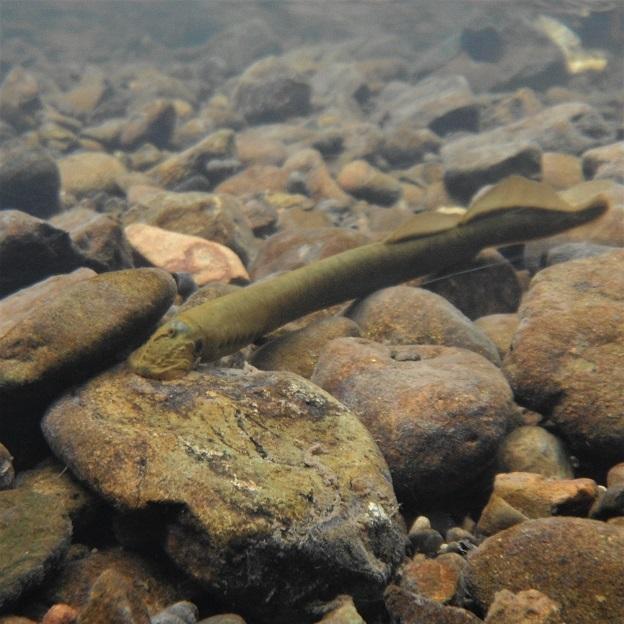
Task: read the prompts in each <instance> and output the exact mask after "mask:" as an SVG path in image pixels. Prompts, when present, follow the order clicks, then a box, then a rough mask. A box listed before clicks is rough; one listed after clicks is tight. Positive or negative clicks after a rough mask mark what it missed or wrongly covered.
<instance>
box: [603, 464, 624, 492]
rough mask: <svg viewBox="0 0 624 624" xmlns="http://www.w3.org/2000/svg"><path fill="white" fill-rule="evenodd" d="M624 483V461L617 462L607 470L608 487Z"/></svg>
mask: <svg viewBox="0 0 624 624" xmlns="http://www.w3.org/2000/svg"><path fill="white" fill-rule="evenodd" d="M623 483H624V462H620V463H619V464H615V466H612V467H611V468H610V469H609V472H607V487H611V486H614V485H621V484H623Z"/></svg>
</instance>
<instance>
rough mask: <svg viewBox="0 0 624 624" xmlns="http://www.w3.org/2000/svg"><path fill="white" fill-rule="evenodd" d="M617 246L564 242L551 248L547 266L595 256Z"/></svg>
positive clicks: (547, 255) (612, 249)
mask: <svg viewBox="0 0 624 624" xmlns="http://www.w3.org/2000/svg"><path fill="white" fill-rule="evenodd" d="M616 249H617V247H612V246H610V245H599V244H597V243H589V242H587V243H563V244H562V245H557V246H556V247H553V248H552V249H549V250H548V252H547V254H546V266H552V265H553V264H560V263H561V262H567V261H568V260H580V259H582V258H593V257H594V256H600V255H602V254H605V253H609V252H610V251H615V250H616Z"/></svg>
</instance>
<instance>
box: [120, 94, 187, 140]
mask: <svg viewBox="0 0 624 624" xmlns="http://www.w3.org/2000/svg"><path fill="white" fill-rule="evenodd" d="M175 123H176V110H175V107H174V106H173V104H172V103H171V102H170V101H169V100H166V99H163V98H157V99H155V100H151V101H149V102H148V103H147V104H145V105H143V106H142V107H141V108H139V109H138V110H137V111H135V112H134V113H133V114H132V116H131V117H130V118H129V119H128V121H127V122H126V124H125V126H124V128H123V130H122V132H121V136H120V137H119V141H120V143H121V146H122V148H124V149H126V150H131V149H134V148H136V147H138V146H139V145H141V144H143V143H151V144H152V145H155V146H156V147H161V148H163V147H167V145H168V144H169V141H170V140H171V135H172V134H173V129H174V127H175Z"/></svg>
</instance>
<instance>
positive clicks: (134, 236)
mask: <svg viewBox="0 0 624 624" xmlns="http://www.w3.org/2000/svg"><path fill="white" fill-rule="evenodd" d="M125 233H126V236H127V237H128V240H129V241H130V244H131V245H132V246H133V247H134V248H135V249H136V250H137V251H138V252H139V253H140V254H141V255H142V256H143V257H144V258H146V259H147V260H149V262H151V263H152V264H153V265H154V266H157V267H159V268H161V269H165V270H166V271H169V272H170V273H174V272H183V273H190V274H191V276H192V277H193V280H194V281H195V283H196V284H197V285H198V286H203V285H204V284H207V283H208V282H226V283H227V282H231V281H233V280H237V279H243V280H248V279H249V275H248V274H247V271H246V270H245V267H244V266H243V263H242V262H241V261H240V259H239V258H238V256H237V255H236V254H235V253H234V252H233V251H232V250H231V249H230V248H229V247H226V246H225V245H220V244H219V243H215V242H214V241H208V240H205V239H203V238H199V237H198V236H189V235H187V234H178V233H177V232H170V231H168V230H163V229H161V228H158V227H154V226H153V225H146V224H144V223H132V224H131V225H128V226H126V228H125Z"/></svg>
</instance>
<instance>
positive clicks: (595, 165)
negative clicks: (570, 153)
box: [583, 141, 624, 184]
mask: <svg viewBox="0 0 624 624" xmlns="http://www.w3.org/2000/svg"><path fill="white" fill-rule="evenodd" d="M623 169H624V141H618V142H617V143H610V144H609V145H603V146H602V147H594V148H593V149H590V150H587V151H586V152H585V153H584V154H583V172H584V173H585V175H586V176H587V177H588V178H596V179H601V178H611V179H615V180H617V181H618V182H619V183H620V184H622V183H624V174H622V170H623Z"/></svg>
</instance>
